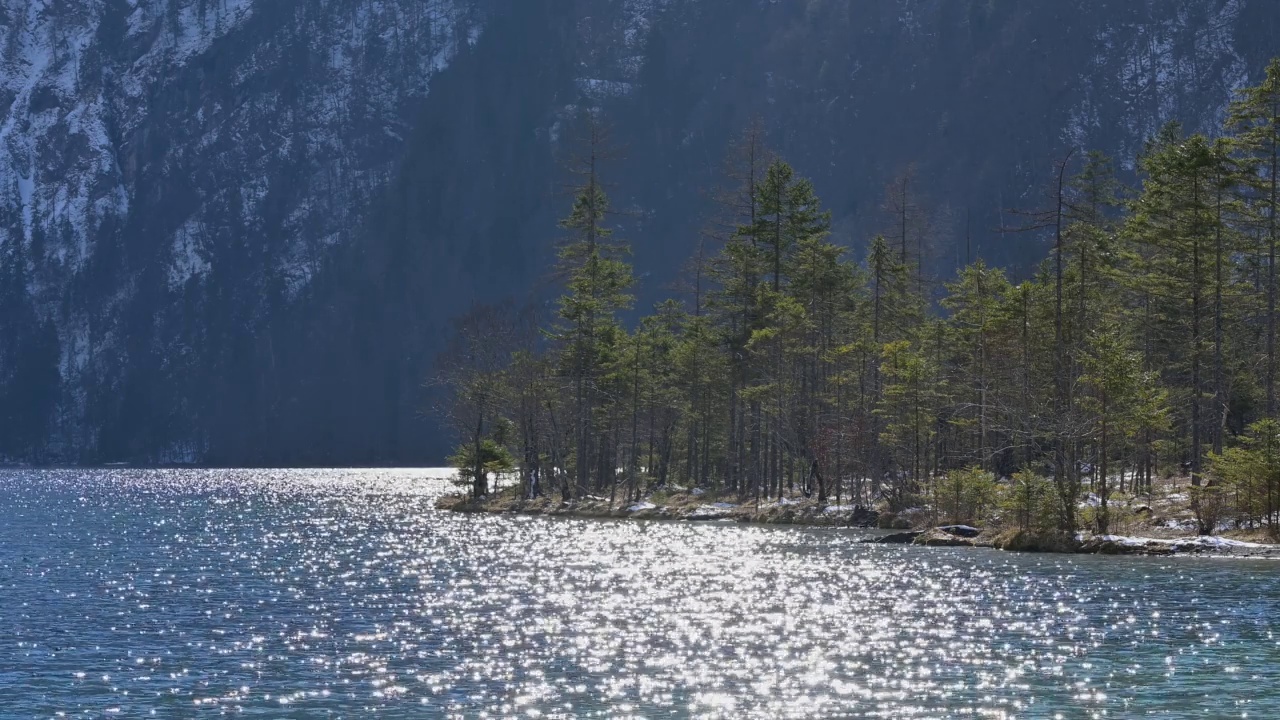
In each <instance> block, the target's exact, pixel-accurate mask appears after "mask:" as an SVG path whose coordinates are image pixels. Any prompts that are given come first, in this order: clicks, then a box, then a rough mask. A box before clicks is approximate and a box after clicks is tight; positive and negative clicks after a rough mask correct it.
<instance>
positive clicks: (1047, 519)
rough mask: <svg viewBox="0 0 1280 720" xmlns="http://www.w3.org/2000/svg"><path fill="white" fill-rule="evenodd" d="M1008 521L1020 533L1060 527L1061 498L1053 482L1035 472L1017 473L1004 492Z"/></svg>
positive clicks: (1002, 508)
mask: <svg viewBox="0 0 1280 720" xmlns="http://www.w3.org/2000/svg"><path fill="white" fill-rule="evenodd" d="M1000 507H1001V510H1003V511H1004V514H1005V517H1006V518H1007V522H1008V523H1009V524H1011V525H1013V526H1015V527H1017V528H1018V529H1019V530H1053V529H1055V528H1057V526H1058V516H1059V513H1058V495H1057V493H1056V492H1055V491H1054V487H1053V483H1052V482H1051V481H1050V480H1049V479H1048V478H1046V477H1044V476H1042V475H1039V474H1037V473H1035V472H1034V471H1032V470H1022V471H1020V472H1017V473H1014V475H1013V480H1012V482H1010V483H1009V484H1008V485H1007V486H1005V488H1004V492H1003V493H1001V498H1000Z"/></svg>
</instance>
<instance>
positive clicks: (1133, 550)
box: [436, 488, 1280, 558]
mask: <svg viewBox="0 0 1280 720" xmlns="http://www.w3.org/2000/svg"><path fill="white" fill-rule="evenodd" d="M728 499H732V498H728ZM728 499H726V498H716V497H713V496H711V495H709V494H708V493H705V492H703V491H700V490H696V489H695V490H685V489H684V488H677V489H675V490H674V491H670V492H663V493H661V494H660V495H659V494H655V495H654V496H650V497H649V498H646V499H645V500H643V501H641V502H636V503H629V502H618V501H616V500H614V501H611V500H610V499H609V498H607V497H599V496H587V497H583V498H579V499H575V500H571V501H569V502H564V501H562V500H561V499H560V498H559V497H558V496H557V497H550V496H543V497H539V498H536V499H533V500H527V499H524V498H521V497H519V495H518V494H517V493H516V492H515V491H514V489H507V490H504V491H501V492H498V493H495V494H492V495H490V496H488V497H485V498H481V499H480V500H474V499H472V498H470V497H468V496H466V495H445V496H443V497H441V498H440V499H439V500H438V501H437V502H436V507H438V508H439V509H441V510H447V511H450V512H460V513H487V514H518V515H544V516H549V517H575V518H597V519H599V518H615V519H633V520H669V521H687V522H699V521H701V522H706V521H726V522H739V523H756V524H765V525H801V526H810V527H844V528H863V529H868V530H871V529H875V530H885V531H886V533H885V534H884V535H880V536H877V537H870V538H867V539H865V540H863V541H862V542H864V543H868V544H912V545H920V546H925V547H978V548H994V549H997V550H1007V551H1012V552H1039V553H1075V554H1093V555H1146V556H1173V555H1198V556H1206V555H1211V556H1224V557H1252V558H1267V557H1274V558H1280V545H1276V544H1270V543H1256V542H1246V541H1243V540H1236V539H1232V538H1227V537H1221V536H1208V537H1203V536H1202V537H1176V538H1155V537H1139V536H1129V535H1092V534H1084V533H1077V534H1075V535H1069V534H1065V533H1055V532H1036V531H1027V530H1016V529H1015V530H999V529H992V528H987V529H981V528H975V527H970V526H967V525H947V526H941V527H930V526H927V525H924V526H922V524H921V522H920V520H921V518H918V517H917V518H910V517H904V516H886V515H883V514H881V513H878V512H876V511H875V510H872V509H868V508H863V507H854V506H839V505H824V506H819V505H818V503H816V502H814V501H813V500H810V499H803V498H802V499H791V498H783V499H781V500H774V499H770V500H763V499H761V500H756V499H755V498H752V499H751V500H750V501H748V502H727V501H726V500H728ZM913 520H914V522H913Z"/></svg>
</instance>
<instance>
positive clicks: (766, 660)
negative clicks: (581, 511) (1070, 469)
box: [0, 470, 1280, 718]
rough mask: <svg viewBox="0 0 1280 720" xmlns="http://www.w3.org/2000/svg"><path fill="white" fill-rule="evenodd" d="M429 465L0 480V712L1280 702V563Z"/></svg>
mask: <svg viewBox="0 0 1280 720" xmlns="http://www.w3.org/2000/svg"><path fill="white" fill-rule="evenodd" d="M435 475H438V473H436V474H433V473H431V472H425V471H127V470H109V471H47V472H28V471H15V472H4V473H0V718H11V717H12V718H27V717H39V718H45V717H93V718H100V717H113V716H115V717H152V716H154V717H174V718H186V717H200V716H206V715H207V716H220V715H236V714H243V715H252V716H256V717H269V718H315V717H321V718H324V717H386V718H422V717H468V718H470V717H648V718H683V717H724V718H741V717H797V718H799V717H805V718H808V717H885V718H912V717H920V718H944V717H947V718H949V717H957V718H959V717H1019V718H1023V717H1025V718H1053V717H1062V718H1088V717H1114V718H1128V717H1164V718H1183V717H1188V718H1189V717H1212V718H1227V717H1254V718H1277V717H1280V638H1277V637H1275V636H1274V635H1273V633H1274V632H1275V631H1276V630H1277V624H1278V622H1280V563H1275V562H1273V561H1243V560H1228V559H1193V558H1176V559H1144V558H1105V557H1060V556H1036V555H1019V554H1013V553H1000V552H995V551H982V550H966V549H960V550H950V549H931V548H914V547H889V546H875V545H870V546H868V545H860V544H857V542H856V541H857V539H858V535H857V533H856V531H845V530H817V529H813V530H807V529H797V528H759V527H744V526H738V525H732V524H727V523H712V524H689V523H684V524H680V523H638V522H592V521H576V520H551V519H541V518H538V519H533V518H516V517H472V516H456V515H451V514H446V513H440V512H437V511H436V510H434V509H433V508H432V502H433V499H434V498H435V497H436V496H437V495H438V494H439V493H440V492H442V491H443V489H444V488H445V484H444V483H443V482H442V481H440V480H439V479H437V478H436V477H435Z"/></svg>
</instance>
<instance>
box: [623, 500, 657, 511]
mask: <svg viewBox="0 0 1280 720" xmlns="http://www.w3.org/2000/svg"><path fill="white" fill-rule="evenodd" d="M657 509H658V506H657V505H654V504H653V503H651V502H639V503H636V504H635V505H632V506H631V507H629V508H627V512H633V513H637V512H644V511H645V510H657Z"/></svg>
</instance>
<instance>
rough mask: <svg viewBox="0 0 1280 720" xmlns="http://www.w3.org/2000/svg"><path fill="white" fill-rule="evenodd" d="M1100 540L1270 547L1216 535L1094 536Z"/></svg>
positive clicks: (1143, 544) (1216, 547)
mask: <svg viewBox="0 0 1280 720" xmlns="http://www.w3.org/2000/svg"><path fill="white" fill-rule="evenodd" d="M1095 539H1096V540H1100V541H1102V542H1108V543H1115V544H1117V545H1124V546H1126V547H1148V546H1151V545H1164V546H1168V547H1172V548H1179V549H1194V548H1203V549H1211V550H1221V549H1228V548H1262V547H1270V546H1268V545H1263V544H1261V543H1252V542H1245V541H1243V540H1232V539H1231V538H1224V537H1219V536H1216V535H1213V536H1207V537H1184V538H1173V539H1169V540H1166V539H1161V538H1146V537H1134V536H1131V535H1099V536H1097V537H1096V538H1095Z"/></svg>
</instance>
